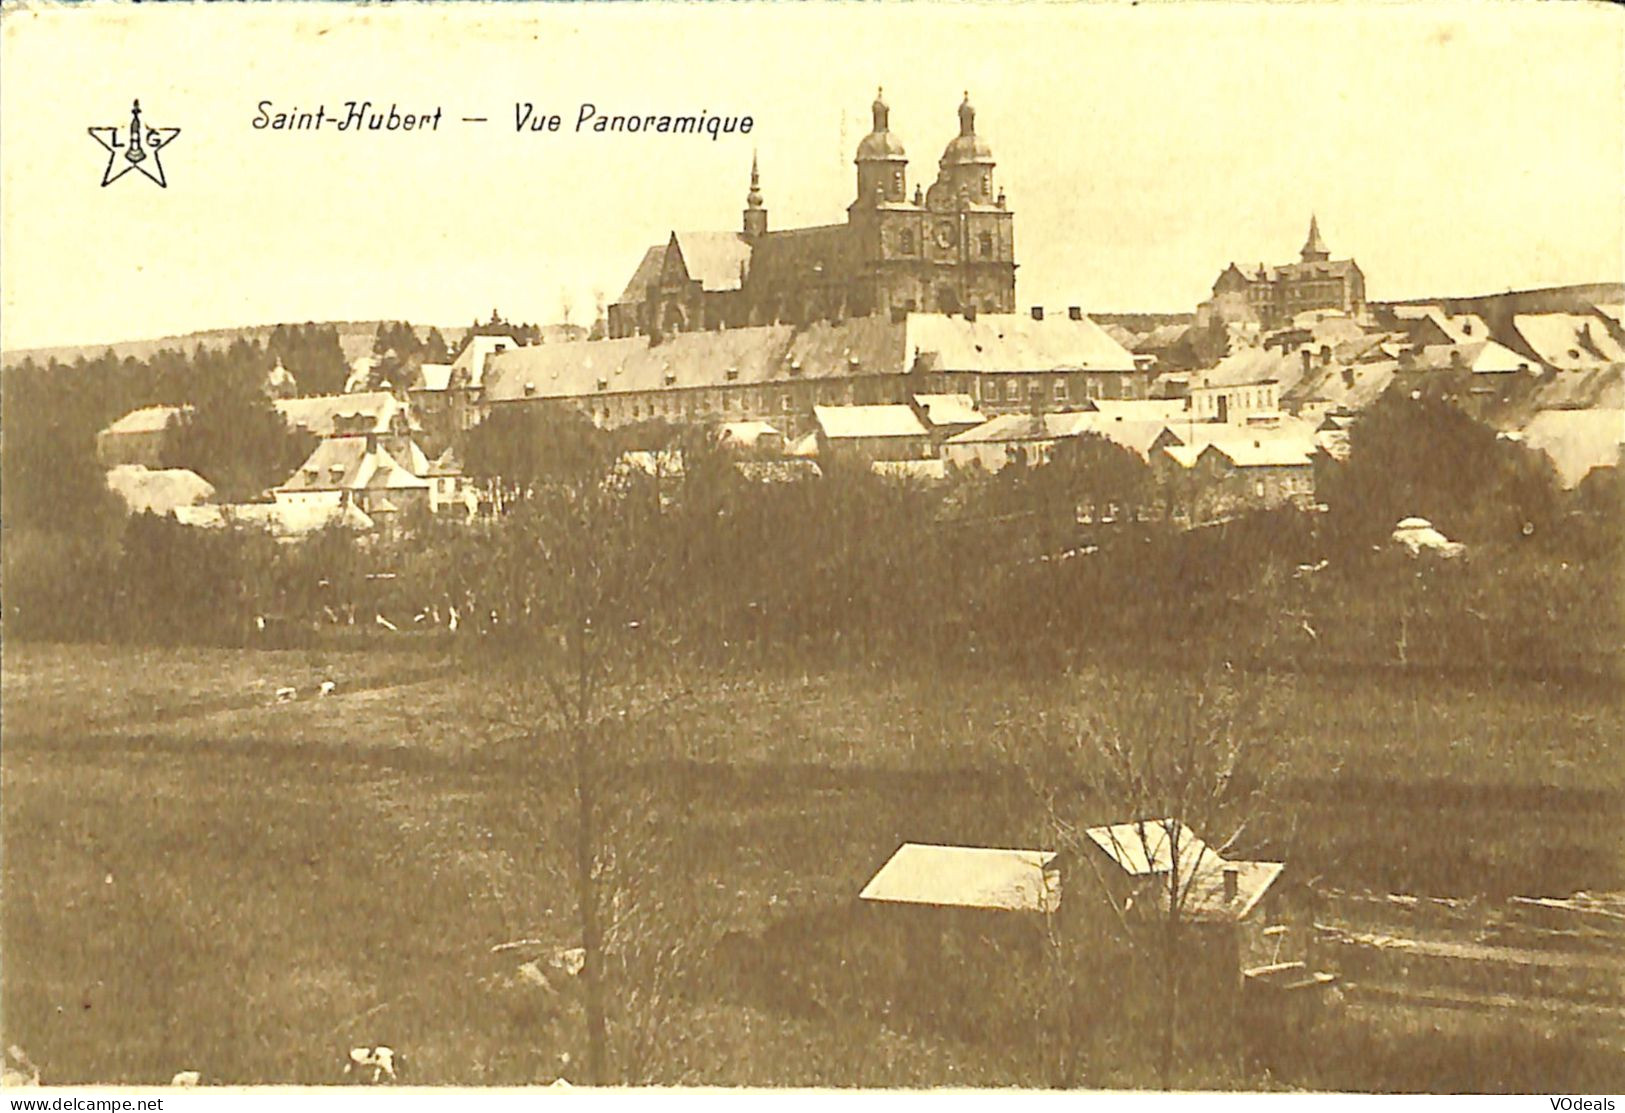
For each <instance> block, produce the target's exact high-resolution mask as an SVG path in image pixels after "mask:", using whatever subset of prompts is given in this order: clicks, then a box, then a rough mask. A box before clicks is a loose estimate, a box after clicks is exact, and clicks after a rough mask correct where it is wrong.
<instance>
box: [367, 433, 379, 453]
mask: <svg viewBox="0 0 1625 1113" xmlns="http://www.w3.org/2000/svg"><path fill="white" fill-rule="evenodd" d="M367 451H368V452H377V451H378V434H377V433H368V434H367Z"/></svg>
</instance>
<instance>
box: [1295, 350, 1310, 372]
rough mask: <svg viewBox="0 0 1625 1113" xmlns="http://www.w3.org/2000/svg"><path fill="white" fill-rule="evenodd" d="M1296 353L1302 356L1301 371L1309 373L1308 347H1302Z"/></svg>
mask: <svg viewBox="0 0 1625 1113" xmlns="http://www.w3.org/2000/svg"><path fill="white" fill-rule="evenodd" d="M1298 354H1299V355H1301V356H1303V373H1304V374H1305V375H1307V374H1309V349H1308V348H1304V349H1303V350H1302V351H1300V352H1299V353H1298Z"/></svg>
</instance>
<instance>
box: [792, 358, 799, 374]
mask: <svg viewBox="0 0 1625 1113" xmlns="http://www.w3.org/2000/svg"><path fill="white" fill-rule="evenodd" d="M790 374H791V375H792V376H795V375H799V374H801V361H800V360H799V359H792V360H791V361H790Z"/></svg>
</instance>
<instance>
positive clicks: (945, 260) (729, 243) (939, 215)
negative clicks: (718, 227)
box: [608, 94, 1016, 340]
mask: <svg viewBox="0 0 1625 1113" xmlns="http://www.w3.org/2000/svg"><path fill="white" fill-rule="evenodd" d="M873 112H874V126H873V129H872V130H871V131H870V132H869V134H868V135H866V136H864V138H863V140H862V141H861V142H860V143H859V144H858V149H857V157H856V158H855V159H854V163H855V164H856V168H857V174H856V182H855V196H854V198H853V200H852V203H851V204H850V205H848V206H847V211H846V220H845V222H844V223H840V224H827V225H822V226H819V227H814V228H784V229H773V228H770V227H769V224H768V209H767V204H766V200H765V198H764V194H763V191H762V185H761V176H760V173H759V171H758V167H757V165H756V163H755V161H754V160H752V163H751V173H750V189H749V191H748V192H747V194H746V196H745V209H744V213H743V217H742V220H741V225H740V230H739V231H737V232H675V231H674V232H672V233H671V234H670V235H669V236H668V237H667V239H666V241H665V242H664V243H660V244H656V245H654V246H653V247H651V248H649V250H648V251H647V252H645V253H644V256H643V260H642V262H641V263H639V264H638V267H637V270H636V271H635V272H634V273H633V275H632V278H631V280H630V281H629V282H628V283H627V285H626V289H625V291H624V292H623V293H622V294H621V296H620V300H619V301H617V302H616V303H615V304H613V305H611V306H610V307H609V322H608V323H609V335H610V337H612V338H622V337H629V336H649V337H651V338H654V339H657V340H658V339H660V338H662V337H665V336H668V335H671V334H675V333H681V332H691V331H695V330H701V329H720V328H740V327H747V326H752V325H773V324H790V325H809V324H812V323H813V322H816V321H821V320H822V321H840V320H842V319H844V318H847V317H867V316H871V315H881V316H887V317H890V318H894V319H896V318H900V317H901V316H902V315H904V314H907V313H909V312H918V313H953V314H963V315H965V316H968V317H974V316H975V315H977V314H979V313H1013V312H1014V311H1015V307H1016V293H1015V290H1016V263H1015V232H1014V214H1012V213H1011V211H1010V209H1009V207H1008V205H1007V204H1006V202H1005V197H1004V190H1003V189H1002V188H998V186H997V183H996V182H995V181H994V177H993V169H994V166H995V163H994V161H993V152H992V149H991V148H990V147H989V146H988V143H987V141H986V140H985V139H983V138H982V137H981V136H979V135H977V134H976V110H975V109H974V108H972V107H971V103H970V97H969V94H967V95H966V97H965V100H964V102H963V103H962V104H960V106H959V133H958V134H957V135H956V136H955V137H954V138H953V139H952V140H951V141H950V142H949V143H948V146H947V148H946V149H945V150H944V151H943V152H942V157H941V158H940V159H939V160H938V162H937V177H936V181H935V182H933V183H932V184H931V186H930V187H929V188H922V187H921V186H920V185H918V184H915V185H914V186H913V191H912V193H911V192H910V185H909V181H908V156H907V154H906V153H905V151H904V148H903V143H902V140H901V139H899V138H898V137H897V135H896V134H894V133H893V132H892V130H891V126H890V109H889V108H888V107H887V105H886V102H885V99H884V97H883V96H880V95H877V96H876V98H875V102H874V105H873Z"/></svg>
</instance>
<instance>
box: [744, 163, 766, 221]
mask: <svg viewBox="0 0 1625 1113" xmlns="http://www.w3.org/2000/svg"><path fill="white" fill-rule="evenodd" d="M744 217H745V219H744V234H745V238H746V239H750V240H754V239H756V238H757V237H759V236H765V235H766V234H767V209H765V208H763V207H762V175H761V172H760V171H759V170H758V169H757V168H756V155H755V153H754V152H753V153H752V154H751V156H750V192H749V193H747V194H745V214H744Z"/></svg>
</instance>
